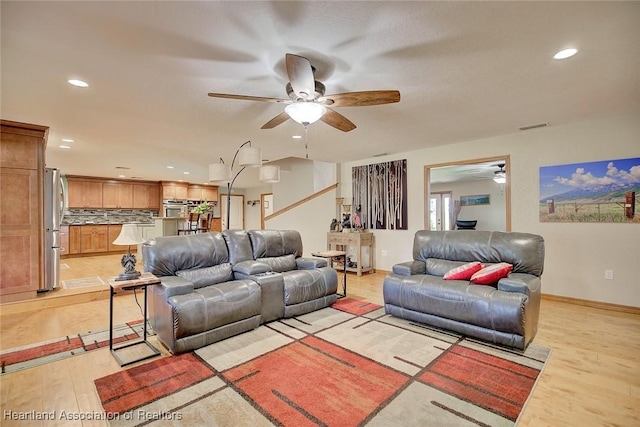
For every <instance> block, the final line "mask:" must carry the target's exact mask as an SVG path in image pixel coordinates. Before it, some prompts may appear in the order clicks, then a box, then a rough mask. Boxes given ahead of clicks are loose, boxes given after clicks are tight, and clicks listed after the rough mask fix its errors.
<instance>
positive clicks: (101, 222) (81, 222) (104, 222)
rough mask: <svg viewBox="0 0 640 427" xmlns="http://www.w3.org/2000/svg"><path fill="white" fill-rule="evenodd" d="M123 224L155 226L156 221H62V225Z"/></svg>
mask: <svg viewBox="0 0 640 427" xmlns="http://www.w3.org/2000/svg"><path fill="white" fill-rule="evenodd" d="M122 224H137V225H138V226H140V227H153V225H154V224H155V222H141V221H122V222H119V221H78V222H62V224H61V225H122Z"/></svg>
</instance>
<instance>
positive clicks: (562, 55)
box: [553, 47, 578, 59]
mask: <svg viewBox="0 0 640 427" xmlns="http://www.w3.org/2000/svg"><path fill="white" fill-rule="evenodd" d="M576 53H578V49H574V48H572V47H571V48H568V49H562V50H561V51H560V52H558V53H556V54H555V55H553V59H567V58H571V57H572V56H573V55H575V54H576Z"/></svg>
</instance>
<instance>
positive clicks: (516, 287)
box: [498, 273, 540, 296]
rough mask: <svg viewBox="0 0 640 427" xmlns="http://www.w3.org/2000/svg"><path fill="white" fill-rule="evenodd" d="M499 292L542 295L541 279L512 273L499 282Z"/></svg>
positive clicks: (531, 275) (530, 275)
mask: <svg viewBox="0 0 640 427" xmlns="http://www.w3.org/2000/svg"><path fill="white" fill-rule="evenodd" d="M498 290H499V291H504V292H515V293H520V294H525V295H527V296H531V295H535V294H540V278H539V277H538V276H534V275H533V274H526V273H511V274H510V275H509V277H505V278H502V279H500V280H499V281H498Z"/></svg>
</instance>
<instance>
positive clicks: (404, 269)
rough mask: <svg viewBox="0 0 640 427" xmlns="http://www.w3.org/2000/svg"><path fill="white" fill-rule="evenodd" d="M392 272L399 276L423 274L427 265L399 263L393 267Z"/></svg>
mask: <svg viewBox="0 0 640 427" xmlns="http://www.w3.org/2000/svg"><path fill="white" fill-rule="evenodd" d="M393 272H394V273H396V274H399V275H401V276H411V275H413V274H425V273H426V272H427V264H426V263H424V262H423V261H407V262H401V263H400V264H396V265H394V266H393Z"/></svg>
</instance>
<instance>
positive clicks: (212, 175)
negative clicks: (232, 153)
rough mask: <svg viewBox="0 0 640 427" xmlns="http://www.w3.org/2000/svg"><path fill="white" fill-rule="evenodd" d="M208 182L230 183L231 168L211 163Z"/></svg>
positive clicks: (222, 164)
mask: <svg viewBox="0 0 640 427" xmlns="http://www.w3.org/2000/svg"><path fill="white" fill-rule="evenodd" d="M209 181H210V182H229V181H231V167H229V166H227V165H225V164H224V163H211V164H210V165H209Z"/></svg>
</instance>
